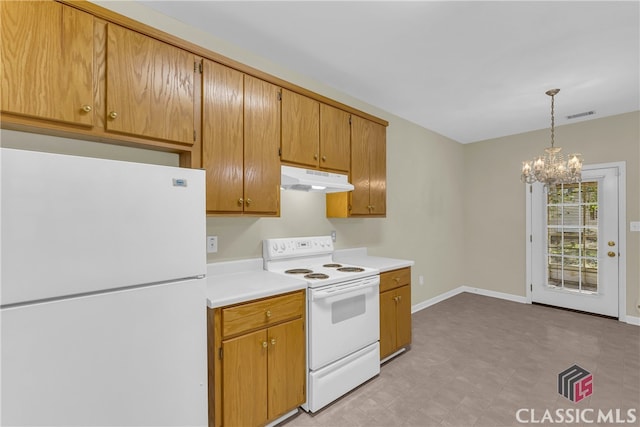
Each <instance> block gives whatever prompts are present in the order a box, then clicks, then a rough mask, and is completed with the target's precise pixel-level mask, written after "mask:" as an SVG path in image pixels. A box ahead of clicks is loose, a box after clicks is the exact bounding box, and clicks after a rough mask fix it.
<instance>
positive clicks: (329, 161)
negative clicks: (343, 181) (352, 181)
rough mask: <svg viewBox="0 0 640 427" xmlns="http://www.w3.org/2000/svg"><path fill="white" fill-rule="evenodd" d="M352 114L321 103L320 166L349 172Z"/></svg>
mask: <svg viewBox="0 0 640 427" xmlns="http://www.w3.org/2000/svg"><path fill="white" fill-rule="evenodd" d="M350 116H351V115H350V114H349V113H347V112H346V111H343V110H340V109H338V108H335V107H332V106H330V105H326V104H320V167H321V168H323V169H332V170H337V171H343V172H347V173H348V172H349V163H350V161H351V125H350V124H349V118H350Z"/></svg>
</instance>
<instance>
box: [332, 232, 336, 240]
mask: <svg viewBox="0 0 640 427" xmlns="http://www.w3.org/2000/svg"><path fill="white" fill-rule="evenodd" d="M331 240H332V241H334V242H335V241H336V230H333V231H332V232H331Z"/></svg>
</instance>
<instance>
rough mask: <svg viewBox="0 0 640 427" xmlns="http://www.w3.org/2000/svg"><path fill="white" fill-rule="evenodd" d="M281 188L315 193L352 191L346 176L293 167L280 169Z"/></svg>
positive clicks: (352, 187)
mask: <svg viewBox="0 0 640 427" xmlns="http://www.w3.org/2000/svg"><path fill="white" fill-rule="evenodd" d="M280 171H281V175H280V187H281V188H282V189H283V190H297V191H310V192H315V193H339V192H343V191H352V190H353V189H354V188H355V187H354V186H353V184H350V183H349V180H348V177H347V175H345V174H341V173H335V172H326V171H320V170H315V169H303V168H297V167H293V166H284V165H283V166H281V167H280Z"/></svg>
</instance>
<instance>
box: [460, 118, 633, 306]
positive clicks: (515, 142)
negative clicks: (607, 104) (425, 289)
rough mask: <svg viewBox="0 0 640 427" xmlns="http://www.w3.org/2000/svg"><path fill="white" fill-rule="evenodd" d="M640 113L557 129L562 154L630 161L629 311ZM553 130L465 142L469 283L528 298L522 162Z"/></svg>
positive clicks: (540, 147) (593, 159)
mask: <svg viewBox="0 0 640 427" xmlns="http://www.w3.org/2000/svg"><path fill="white" fill-rule="evenodd" d="M639 128H640V113H639V112H634V113H628V114H621V115H617V116H612V117H605V118H601V119H595V120H589V121H585V122H581V123H577V124H572V125H565V126H558V127H556V138H555V140H556V145H557V146H560V147H562V149H563V152H566V153H571V152H581V153H582V154H583V156H584V159H585V164H597V163H607V162H619V161H625V162H626V185H627V194H626V199H627V200H626V202H627V209H626V216H627V224H625V225H623V226H622V227H623V229H624V230H625V233H626V238H627V251H626V260H627V269H626V276H627V278H626V279H627V310H626V312H627V315H630V316H636V317H637V316H638V313H639V311H638V309H637V305H638V304H640V292H639V288H640V285H639V283H640V263H639V262H638V260H639V259H640V233H637V232H633V233H632V232H630V231H629V222H630V221H639V220H640V191H639V190H640V185H639V183H640V177H639V176H638V169H639V167H640V136H639V134H638V129H639ZM549 144H550V134H549V130H548V129H546V130H541V131H535V132H528V133H523V134H519V135H512V136H508V137H504V138H496V139H491V140H487V141H482V142H477V143H474V144H469V145H466V146H465V147H464V158H465V167H466V170H467V172H466V180H465V182H466V186H465V189H464V192H463V195H464V199H465V219H464V222H465V231H466V233H465V259H466V261H467V263H466V268H465V277H464V281H465V284H467V285H470V286H474V287H479V288H483V289H489V290H493V291H498V292H505V293H509V294H514V295H520V296H524V295H525V293H526V289H525V267H526V263H525V251H526V248H525V239H526V236H525V230H526V224H525V220H526V213H525V194H526V193H525V185H524V184H522V183H520V181H519V175H520V165H521V161H522V160H527V159H531V158H533V157H535V156H537V155H540V154H542V153H543V150H544V148H545V147H547V146H549Z"/></svg>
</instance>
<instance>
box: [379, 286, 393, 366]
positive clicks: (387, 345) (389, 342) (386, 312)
mask: <svg viewBox="0 0 640 427" xmlns="http://www.w3.org/2000/svg"><path fill="white" fill-rule="evenodd" d="M395 350H396V301H395V291H393V290H392V291H387V292H382V293H381V294H380V359H384V358H385V357H387V356H388V355H390V354H391V353H393V352H394V351H395Z"/></svg>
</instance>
